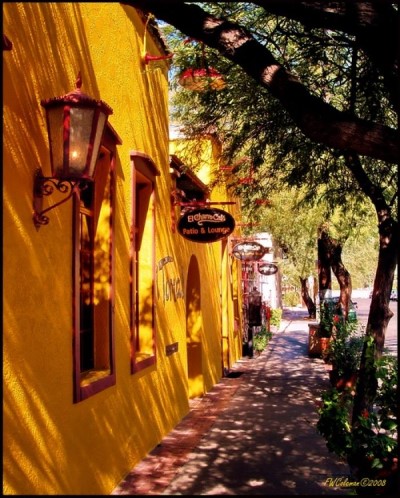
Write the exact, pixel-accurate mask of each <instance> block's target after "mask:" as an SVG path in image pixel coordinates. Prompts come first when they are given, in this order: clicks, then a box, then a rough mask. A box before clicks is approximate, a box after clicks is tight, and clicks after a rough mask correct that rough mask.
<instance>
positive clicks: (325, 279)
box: [318, 228, 332, 302]
mask: <svg viewBox="0 0 400 498" xmlns="http://www.w3.org/2000/svg"><path fill="white" fill-rule="evenodd" d="M327 236H328V235H327V233H326V232H325V230H324V228H321V229H320V234H319V237H318V291H319V300H320V302H321V301H323V300H324V298H325V296H326V294H327V293H328V291H330V290H331V289H332V276H331V262H330V255H329V254H328V252H327V245H326V238H327Z"/></svg>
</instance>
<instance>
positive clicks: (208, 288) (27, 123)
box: [3, 3, 241, 495]
mask: <svg viewBox="0 0 400 498" xmlns="http://www.w3.org/2000/svg"><path fill="white" fill-rule="evenodd" d="M3 32H4V34H6V36H7V37H8V38H9V39H10V40H11V42H12V43H13V48H12V50H11V51H5V52H3V338H4V339H3V493H4V494H43V495H51V494H65V495H68V494H71V495H73V494H80V495H84V494H109V493H110V492H111V491H112V490H113V489H114V487H115V486H116V485H117V484H118V483H119V481H120V480H121V479H122V478H123V476H124V475H126V473H127V472H128V471H129V470H130V469H131V468H132V467H133V466H134V465H135V464H137V463H138V462H139V461H140V460H141V459H142V458H143V457H144V456H145V455H146V453H147V452H149V451H150V450H151V449H152V448H153V447H155V446H156V445H157V444H158V443H159V442H160V440H161V439H162V437H163V436H164V435H165V434H167V433H168V432H169V431H170V430H171V429H172V428H173V427H174V426H175V425H176V424H177V423H178V422H179V420H181V418H182V417H183V416H184V415H185V414H186V413H187V412H188V409H189V404H188V397H189V394H190V393H189V386H188V368H189V366H188V357H187V351H188V347H187V325H188V321H190V316H191V315H190V309H189V308H190V306H188V300H187V296H188V292H189V291H190V289H188V287H187V283H188V281H189V282H190V285H191V286H192V287H191V288H193V285H194V284H193V282H191V280H190V279H191V277H190V275H189V274H188V272H189V268H191V267H192V266H190V264H191V262H192V264H193V261H195V264H197V265H198V268H199V269H200V272H201V275H202V276H203V275H204V271H207V278H206V279H204V278H201V279H200V284H201V289H200V292H201V301H200V302H201V306H200V309H199V310H198V311H197V318H196V319H197V322H196V325H195V326H193V328H192V329H191V330H192V332H193V331H195V330H196V332H195V333H196V334H198V335H199V338H200V340H201V344H202V346H201V347H202V349H201V377H202V378H201V383H202V387H201V389H200V391H202V392H206V391H208V390H209V389H211V387H212V386H213V385H214V384H215V383H216V382H218V380H219V379H220V377H221V375H222V348H223V343H222V340H221V333H222V332H221V330H222V327H223V329H224V330H225V332H226V333H227V334H232V340H231V347H230V353H229V354H230V360H229V361H230V362H231V363H232V362H233V361H235V360H237V359H238V358H239V357H240V355H241V351H240V350H239V346H238V344H239V342H240V341H239V340H238V338H237V334H236V332H235V331H234V326H233V321H232V318H231V317H232V316H233V311H232V310H233V308H232V307H233V304H232V302H231V301H232V296H231V291H230V290H228V291H227V290H224V291H223V292H222V291H221V289H222V287H223V286H225V284H226V282H227V281H228V279H229V278H230V277H228V276H227V273H226V272H227V266H228V265H229V264H231V263H230V262H229V261H230V260H229V257H228V256H227V255H226V254H225V255H222V251H221V244H220V243H217V244H195V243H192V242H188V241H185V240H184V239H183V238H182V237H181V236H180V235H179V234H177V233H172V232H171V225H170V213H171V207H170V191H171V178H170V174H169V156H168V154H169V152H168V101H167V94H168V82H167V65H166V63H163V62H161V63H156V64H154V63H150V64H149V65H144V64H143V63H142V62H141V54H142V52H143V49H144V21H143V19H142V17H140V16H139V15H138V12H137V11H136V10H135V9H133V8H132V7H127V6H122V5H120V4H118V3H6V4H3ZM158 47H159V45H158V44H157V43H155V42H153V41H152V39H151V37H150V36H147V41H146V49H147V50H148V51H149V52H150V53H152V54H157V53H159V48H158ZM78 71H81V74H82V80H83V85H82V91H83V92H85V93H87V94H89V95H91V96H93V97H95V98H100V99H102V100H104V101H105V102H107V103H108V104H109V105H110V106H111V107H112V108H113V111H114V112H113V115H112V116H111V117H110V123H111V125H112V126H113V128H114V129H115V130H116V132H117V133H118V135H119V136H120V137H121V139H122V145H119V146H118V147H117V153H118V154H117V162H116V165H117V169H116V215H115V227H114V230H115V233H114V235H115V310H114V325H115V364H116V379H117V380H116V385H115V386H112V387H109V388H107V389H105V390H104V391H101V392H100V393H98V394H96V395H94V396H92V397H90V398H88V399H86V400H84V401H82V402H80V403H75V404H74V403H73V375H72V371H73V354H72V270H71V268H72V244H71V237H72V207H71V203H70V202H68V203H65V204H63V205H62V206H60V207H58V208H57V209H55V210H53V211H50V212H49V218H50V224H49V225H48V226H44V227H41V228H40V230H38V231H37V230H36V229H35V227H34V225H33V222H32V190H33V175H34V171H35V169H36V168H38V167H39V166H41V167H42V168H43V172H44V174H45V175H49V174H50V162H49V155H48V140H47V132H46V128H45V121H44V110H43V108H42V107H41V106H40V101H41V99H46V98H51V97H55V96H59V95H64V94H65V93H67V92H69V91H71V90H73V88H74V83H75V79H76V75H77V73H78ZM131 151H140V152H143V153H145V154H147V155H148V156H149V157H150V158H151V159H152V160H153V161H154V163H155V164H156V165H157V167H158V168H159V170H160V173H161V174H160V176H159V177H158V178H157V192H156V199H157V200H156V220H157V221H156V223H157V225H156V263H157V262H159V261H161V260H162V259H163V258H166V257H170V258H171V262H170V263H168V264H167V265H165V267H164V269H163V271H162V272H161V271H158V272H157V276H156V285H157V286H158V289H159V292H158V295H157V300H156V303H155V305H156V309H155V315H156V333H157V336H156V341H157V342H156V344H157V363H156V365H154V366H151V367H148V368H146V369H144V370H143V371H141V372H139V373H137V374H134V375H132V374H131V371H130V310H129V307H130V286H129V285H130V284H129V264H130V228H131V226H130V223H131V220H130V213H131V200H132V185H131V181H132V175H131V173H132V172H131V163H130V152H131ZM224 195H225V194H224ZM45 202H47V201H45ZM221 260H223V261H224V265H223V266H221ZM205 269H207V270H205ZM163 278H164V280H163ZM165 281H168V282H175V284H176V286H177V288H179V292H178V293H177V294H176V295H174V296H173V295H171V293H168V292H166V290H168V289H166V288H165V286H164V287H163V282H165ZM195 286H196V285H194V287H195ZM221 286H222V287H221ZM221 292H222V294H223V295H224V296H225V297H224V303H225V304H223V305H222V304H221ZM225 310H227V311H226V313H225ZM196 327H197V328H196ZM193 333H194V332H193ZM235 334H236V335H235ZM175 342H178V345H179V348H178V352H177V353H174V354H172V355H170V356H167V355H166V353H165V348H166V346H167V345H169V344H173V343H175ZM224 364H225V365H226V364H227V361H226V360H224Z"/></svg>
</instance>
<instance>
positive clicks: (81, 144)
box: [69, 107, 94, 177]
mask: <svg viewBox="0 0 400 498" xmlns="http://www.w3.org/2000/svg"><path fill="white" fill-rule="evenodd" d="M93 116H94V110H93V109H90V108H79V107H72V108H71V123H70V135H69V176H70V177H82V176H84V177H87V176H88V175H87V174H86V172H85V169H86V163H87V156H88V150H89V144H90V135H91V131H92V122H93Z"/></svg>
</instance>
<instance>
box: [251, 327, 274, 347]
mask: <svg viewBox="0 0 400 498" xmlns="http://www.w3.org/2000/svg"><path fill="white" fill-rule="evenodd" d="M271 337H272V332H270V331H268V330H267V328H266V327H264V326H262V327H261V329H260V330H259V331H258V332H256V333H255V334H254V337H253V348H254V350H255V351H257V352H259V353H261V352H262V351H264V349H265V348H266V347H267V345H268V343H269V341H270V339H271Z"/></svg>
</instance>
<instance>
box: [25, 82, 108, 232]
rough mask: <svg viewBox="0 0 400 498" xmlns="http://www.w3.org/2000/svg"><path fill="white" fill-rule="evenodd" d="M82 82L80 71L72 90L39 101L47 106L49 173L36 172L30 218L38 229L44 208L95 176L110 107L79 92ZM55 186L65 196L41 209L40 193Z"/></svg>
mask: <svg viewBox="0 0 400 498" xmlns="http://www.w3.org/2000/svg"><path fill="white" fill-rule="evenodd" d="M81 86H82V80H81V75H80V73H79V74H78V77H77V80H76V89H75V90H73V91H72V92H70V93H68V94H66V95H64V96H62V97H55V98H52V99H47V100H42V101H41V105H42V106H43V107H44V108H45V109H46V123H47V131H48V135H49V145H50V162H51V177H44V176H43V174H42V170H41V169H40V168H39V169H38V170H37V171H36V172H35V179H34V200H33V207H34V213H33V222H34V224H35V226H36V228H37V229H38V228H39V227H40V226H41V225H47V224H48V223H49V218H48V217H47V216H46V215H45V213H46V212H47V211H50V210H51V209H54V208H55V207H57V206H59V205H60V204H63V203H64V202H66V201H68V199H70V198H71V197H72V195H73V193H74V192H75V191H76V189H83V188H85V187H86V186H87V185H88V183H89V182H91V181H93V178H94V173H95V167H96V162H97V159H98V154H99V150H100V144H101V140H102V137H103V133H104V129H105V126H106V123H107V119H108V116H109V115H110V114H112V112H113V111H112V109H111V107H109V106H108V105H107V104H106V103H105V102H103V101H101V100H95V99H93V98H92V97H89V96H88V95H86V94H84V93H82V91H81ZM55 190H56V191H58V192H60V193H61V194H64V195H66V197H65V198H64V199H63V200H62V201H60V202H57V203H56V204H53V205H52V206H50V207H48V208H46V209H43V210H42V203H43V196H49V195H51V194H52V193H53V192H54V191H55Z"/></svg>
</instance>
